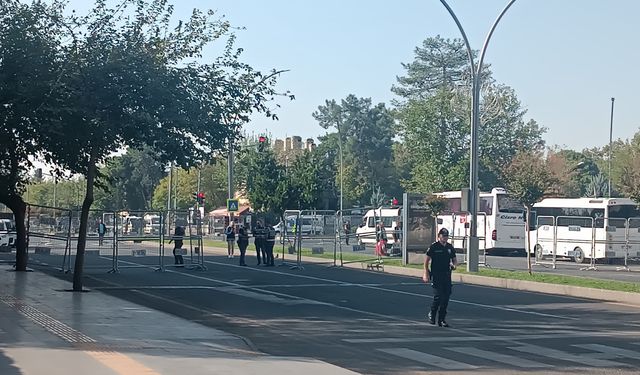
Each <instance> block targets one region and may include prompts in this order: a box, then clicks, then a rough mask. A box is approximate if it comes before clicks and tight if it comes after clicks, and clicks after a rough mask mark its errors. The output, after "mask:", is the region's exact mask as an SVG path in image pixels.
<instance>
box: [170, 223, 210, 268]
mask: <svg viewBox="0 0 640 375" xmlns="http://www.w3.org/2000/svg"><path fill="white" fill-rule="evenodd" d="M194 212H196V213H197V211H168V212H166V213H164V214H161V216H160V221H161V228H162V229H160V230H159V232H160V233H161V234H162V235H161V237H162V239H161V241H160V243H161V246H160V266H159V268H158V270H160V271H164V270H165V269H166V268H167V267H184V268H187V269H198V270H206V269H207V267H206V266H205V264H204V247H203V236H202V235H203V229H202V220H200V219H199V217H197V215H195V216H194ZM165 217H166V218H167V221H166V222H165V221H164V220H163V218H165ZM166 233H170V235H169V236H167V235H166ZM167 241H170V242H171V243H173V245H174V246H173V250H171V255H173V257H174V262H173V264H171V263H165V256H166V249H165V248H166V246H165V245H166V242H167ZM187 242H188V247H187V248H186V249H185V248H184V247H183V246H185V244H186V243H187ZM185 256H187V258H186V262H185V258H184V257H185Z"/></svg>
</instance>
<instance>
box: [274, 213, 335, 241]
mask: <svg viewBox="0 0 640 375" xmlns="http://www.w3.org/2000/svg"><path fill="white" fill-rule="evenodd" d="M297 218H298V217H297V216H296V215H289V216H287V217H286V219H285V220H286V224H287V233H288V234H289V235H292V234H293V233H294V232H296V231H297V229H296V230H295V231H294V226H295V225H296V219H297ZM324 220H325V218H324V216H322V215H301V216H300V222H299V225H300V233H301V234H302V235H314V236H315V235H321V236H322V235H324V234H325V233H324ZM273 229H274V230H275V231H276V234H280V233H281V232H282V230H283V229H284V225H283V223H282V222H280V223H278V224H277V225H274V226H273Z"/></svg>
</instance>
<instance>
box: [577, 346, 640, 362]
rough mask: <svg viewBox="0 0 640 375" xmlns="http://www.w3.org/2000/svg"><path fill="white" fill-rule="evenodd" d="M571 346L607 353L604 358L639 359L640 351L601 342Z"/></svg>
mask: <svg viewBox="0 0 640 375" xmlns="http://www.w3.org/2000/svg"><path fill="white" fill-rule="evenodd" d="M572 346H575V347H577V348H582V349H587V350H593V351H594V352H599V353H604V354H608V355H609V357H608V358H606V359H614V358H631V359H639V358H640V353H638V352H634V351H633V350H628V349H621V348H615V347H613V346H607V345H602V344H576V345H572ZM603 359H605V358H603Z"/></svg>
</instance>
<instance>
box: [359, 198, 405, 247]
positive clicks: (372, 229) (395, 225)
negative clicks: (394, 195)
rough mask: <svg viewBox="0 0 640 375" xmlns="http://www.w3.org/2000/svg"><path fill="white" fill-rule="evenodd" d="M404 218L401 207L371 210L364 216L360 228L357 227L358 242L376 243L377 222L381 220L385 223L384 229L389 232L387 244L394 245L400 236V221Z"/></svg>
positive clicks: (361, 243)
mask: <svg viewBox="0 0 640 375" xmlns="http://www.w3.org/2000/svg"><path fill="white" fill-rule="evenodd" d="M401 220H402V210H401V209H400V208H382V207H380V208H378V209H375V210H369V211H367V213H366V214H365V215H364V216H363V217H362V223H360V226H359V227H358V229H356V238H358V244H360V245H363V244H366V243H372V244H373V243H376V224H377V223H378V222H380V221H382V222H383V224H384V229H385V230H386V232H387V244H388V245H393V244H394V243H395V239H396V238H398V237H399V233H398V231H400V230H401V228H400V221H401Z"/></svg>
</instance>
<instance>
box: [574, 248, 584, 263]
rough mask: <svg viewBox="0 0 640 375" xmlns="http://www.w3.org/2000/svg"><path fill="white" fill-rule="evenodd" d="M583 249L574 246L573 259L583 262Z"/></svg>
mask: <svg viewBox="0 0 640 375" xmlns="http://www.w3.org/2000/svg"><path fill="white" fill-rule="evenodd" d="M584 259H585V258H584V251H582V249H581V248H579V247H576V248H575V249H573V261H574V262H576V263H578V264H581V263H584Z"/></svg>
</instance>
